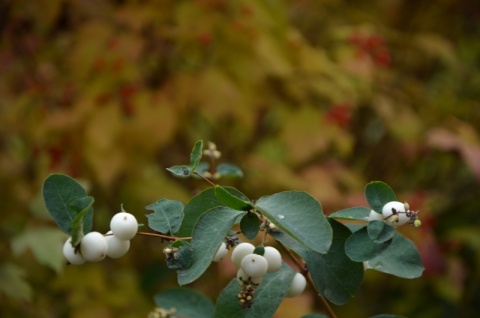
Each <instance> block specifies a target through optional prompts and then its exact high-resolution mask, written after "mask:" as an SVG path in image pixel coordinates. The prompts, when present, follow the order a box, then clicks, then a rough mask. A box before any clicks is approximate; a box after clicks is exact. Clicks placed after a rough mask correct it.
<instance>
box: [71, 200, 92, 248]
mask: <svg viewBox="0 0 480 318" xmlns="http://www.w3.org/2000/svg"><path fill="white" fill-rule="evenodd" d="M93 201H94V199H93V197H90V196H86V197H83V198H78V199H75V200H74V201H73V202H72V204H70V206H71V207H72V208H73V209H74V210H77V211H78V213H77V215H76V216H75V218H74V219H73V221H72V246H74V247H75V246H77V245H78V244H80V241H81V240H82V238H83V234H84V233H86V232H84V229H83V224H84V218H85V215H87V213H88V211H90V209H91V208H92V205H93Z"/></svg>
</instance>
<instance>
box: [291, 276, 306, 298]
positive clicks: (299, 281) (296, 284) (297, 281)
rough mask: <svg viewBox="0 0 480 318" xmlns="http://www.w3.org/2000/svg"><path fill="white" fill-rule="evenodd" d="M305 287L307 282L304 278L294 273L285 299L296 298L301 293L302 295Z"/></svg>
mask: <svg viewBox="0 0 480 318" xmlns="http://www.w3.org/2000/svg"><path fill="white" fill-rule="evenodd" d="M306 286H307V280H306V279H305V276H303V275H302V274H300V273H296V274H295V276H293V280H292V283H291V284H290V287H288V290H287V295H286V297H296V296H298V295H300V294H301V293H303V291H304V290H305V287H306Z"/></svg>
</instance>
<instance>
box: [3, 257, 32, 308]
mask: <svg viewBox="0 0 480 318" xmlns="http://www.w3.org/2000/svg"><path fill="white" fill-rule="evenodd" d="M0 294H3V295H5V296H7V297H9V298H11V299H14V300H20V301H27V302H30V301H31V300H32V295H33V293H32V287H31V286H30V285H29V284H28V282H27V280H26V279H25V271H24V270H23V269H21V268H19V267H18V266H16V265H14V264H11V263H4V264H1V266H0ZM2 298H3V297H2Z"/></svg>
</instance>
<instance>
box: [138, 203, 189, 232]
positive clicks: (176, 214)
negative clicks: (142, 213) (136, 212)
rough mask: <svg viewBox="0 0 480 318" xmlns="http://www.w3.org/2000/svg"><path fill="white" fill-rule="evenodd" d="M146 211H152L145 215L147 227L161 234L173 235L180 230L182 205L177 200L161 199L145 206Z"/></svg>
mask: <svg viewBox="0 0 480 318" xmlns="http://www.w3.org/2000/svg"><path fill="white" fill-rule="evenodd" d="M145 209H146V210H150V211H154V213H150V214H147V215H146V216H147V218H148V226H149V227H150V228H151V229H152V230H154V231H157V232H160V233H163V234H175V233H177V231H178V230H179V229H180V225H181V224H182V220H183V209H184V206H183V203H182V202H180V201H177V200H167V199H161V200H158V201H157V202H155V203H152V204H150V205H147V206H146V207H145Z"/></svg>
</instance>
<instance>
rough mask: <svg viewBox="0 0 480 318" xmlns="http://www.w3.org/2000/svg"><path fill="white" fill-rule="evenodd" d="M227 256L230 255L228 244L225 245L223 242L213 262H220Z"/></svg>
mask: <svg viewBox="0 0 480 318" xmlns="http://www.w3.org/2000/svg"><path fill="white" fill-rule="evenodd" d="M227 254H228V249H227V244H225V242H222V244H220V247H219V248H218V250H217V253H216V254H215V256H214V257H213V261H214V262H219V261H220V260H222V259H223V258H224V257H225V256H227Z"/></svg>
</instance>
